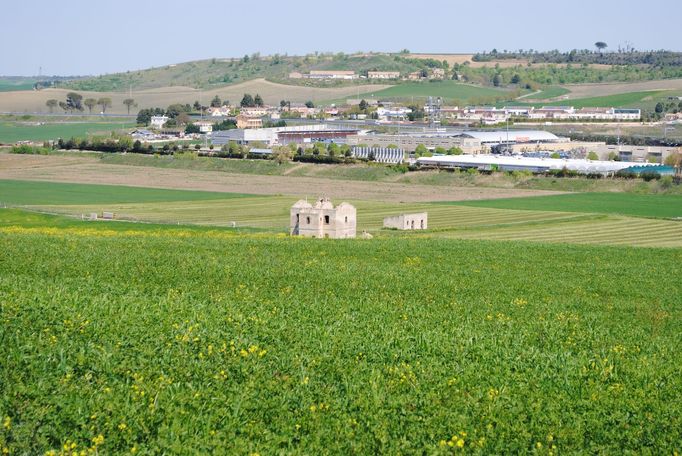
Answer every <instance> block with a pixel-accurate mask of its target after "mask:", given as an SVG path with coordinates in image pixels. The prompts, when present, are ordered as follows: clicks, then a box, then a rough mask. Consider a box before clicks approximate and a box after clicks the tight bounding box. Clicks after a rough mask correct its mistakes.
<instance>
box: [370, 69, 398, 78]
mask: <svg viewBox="0 0 682 456" xmlns="http://www.w3.org/2000/svg"><path fill="white" fill-rule="evenodd" d="M399 77H400V71H368V72H367V78H369V79H398V78H399Z"/></svg>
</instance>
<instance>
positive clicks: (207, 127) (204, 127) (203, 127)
mask: <svg viewBox="0 0 682 456" xmlns="http://www.w3.org/2000/svg"><path fill="white" fill-rule="evenodd" d="M194 125H196V126H197V127H199V131H200V132H201V133H211V132H212V131H213V123H212V122H207V121H205V120H200V121H198V122H194Z"/></svg>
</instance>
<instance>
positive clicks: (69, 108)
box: [45, 92, 137, 114]
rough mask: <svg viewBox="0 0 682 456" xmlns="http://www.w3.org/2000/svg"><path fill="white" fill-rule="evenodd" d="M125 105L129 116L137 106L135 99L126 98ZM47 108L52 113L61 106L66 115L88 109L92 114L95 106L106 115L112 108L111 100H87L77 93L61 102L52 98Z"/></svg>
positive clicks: (71, 94)
mask: <svg viewBox="0 0 682 456" xmlns="http://www.w3.org/2000/svg"><path fill="white" fill-rule="evenodd" d="M123 104H124V105H125V106H126V107H127V108H128V114H130V108H131V107H133V106H137V105H136V104H135V100H134V99H133V98H126V99H125V100H123ZM45 106H47V107H48V108H49V109H50V113H53V112H54V109H55V108H56V107H57V106H59V107H60V108H61V109H63V110H64V112H65V113H67V112H68V113H70V114H73V113H74V112H83V111H84V110H85V108H88V113H89V114H92V109H93V108H94V107H95V106H100V107H101V109H102V111H101V112H102V113H106V111H107V108H110V107H111V98H109V97H101V98H86V99H83V95H81V94H79V93H76V92H69V93H67V94H66V100H64V101H59V100H56V99H54V98H51V99H49V100H47V101H46V102H45Z"/></svg>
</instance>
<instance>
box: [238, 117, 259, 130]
mask: <svg viewBox="0 0 682 456" xmlns="http://www.w3.org/2000/svg"><path fill="white" fill-rule="evenodd" d="M237 128H263V119H260V118H258V117H248V116H242V115H239V116H237Z"/></svg>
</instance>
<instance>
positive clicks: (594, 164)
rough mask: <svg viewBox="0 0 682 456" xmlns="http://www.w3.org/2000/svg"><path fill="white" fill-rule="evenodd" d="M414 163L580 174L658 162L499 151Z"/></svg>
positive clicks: (423, 160) (614, 170)
mask: <svg viewBox="0 0 682 456" xmlns="http://www.w3.org/2000/svg"><path fill="white" fill-rule="evenodd" d="M417 163H419V164H422V165H427V166H429V165H430V166H440V167H446V168H447V167H449V168H480V169H492V167H493V166H497V167H498V168H499V169H501V170H524V169H525V170H530V171H543V170H561V169H564V168H566V169H568V170H571V171H578V172H580V173H583V174H589V173H612V172H617V171H620V170H622V169H626V168H630V167H632V166H653V167H655V166H660V165H656V164H649V163H636V162H623V161H619V162H617V161H600V160H580V159H561V158H531V157H515V156H512V157H510V156H500V155H446V156H439V157H422V158H418V159H417Z"/></svg>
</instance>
